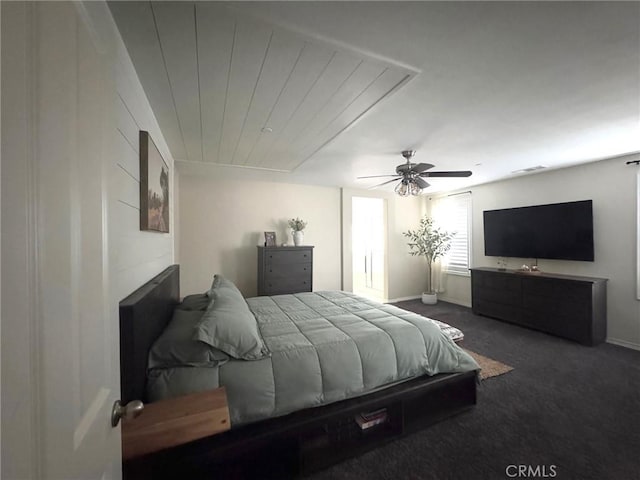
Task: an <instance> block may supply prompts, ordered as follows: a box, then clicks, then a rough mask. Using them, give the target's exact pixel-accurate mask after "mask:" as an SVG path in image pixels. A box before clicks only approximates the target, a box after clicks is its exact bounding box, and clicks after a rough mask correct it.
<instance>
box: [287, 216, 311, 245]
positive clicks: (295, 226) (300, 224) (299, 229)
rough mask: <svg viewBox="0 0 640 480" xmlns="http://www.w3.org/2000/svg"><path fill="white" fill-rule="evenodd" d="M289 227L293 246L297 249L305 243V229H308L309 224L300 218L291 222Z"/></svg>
mask: <svg viewBox="0 0 640 480" xmlns="http://www.w3.org/2000/svg"><path fill="white" fill-rule="evenodd" d="M289 227H290V228H291V234H292V235H293V244H294V245H295V246H296V247H300V246H302V242H303V241H304V233H303V232H304V229H305V228H307V222H305V221H304V220H300V219H299V218H298V217H296V218H292V219H291V220H289Z"/></svg>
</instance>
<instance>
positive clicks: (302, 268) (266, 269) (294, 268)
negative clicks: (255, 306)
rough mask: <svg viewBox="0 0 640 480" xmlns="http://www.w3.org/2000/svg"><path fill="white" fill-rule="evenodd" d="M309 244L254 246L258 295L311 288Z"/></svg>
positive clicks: (310, 247)
mask: <svg viewBox="0 0 640 480" xmlns="http://www.w3.org/2000/svg"><path fill="white" fill-rule="evenodd" d="M312 289H313V247H312V246H304V247H258V295H283V294H287V293H299V292H311V291H312Z"/></svg>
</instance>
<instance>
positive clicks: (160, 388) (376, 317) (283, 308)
mask: <svg viewBox="0 0 640 480" xmlns="http://www.w3.org/2000/svg"><path fill="white" fill-rule="evenodd" d="M247 303H248V305H249V307H250V309H251V311H252V312H253V313H254V315H255V317H256V320H257V322H258V325H259V327H260V332H261V334H262V336H263V338H264V341H265V343H266V345H267V347H268V348H269V350H270V351H271V356H270V357H268V358H263V359H261V360H255V361H246V360H231V361H229V362H228V363H226V364H224V365H222V366H220V367H212V368H206V367H183V368H171V369H165V370H158V371H154V372H152V373H153V375H150V378H149V383H148V394H149V396H150V397H151V398H150V399H151V400H152V401H153V400H157V399H160V398H167V397H170V396H175V395H180V394H184V393H188V392H192V391H199V390H205V389H208V388H215V387H217V386H225V387H226V389H227V396H228V401H229V410H230V414H231V421H232V425H234V426H238V425H241V424H245V423H249V422H253V421H257V420H261V419H265V418H269V417H275V416H279V415H285V414H287V413H290V412H292V411H295V410H299V409H302V408H308V407H315V406H318V405H322V404H326V403H330V402H335V401H338V400H343V399H346V398H350V397H355V396H358V395H362V394H364V393H367V392H370V391H372V390H376V389H379V388H380V387H382V386H384V385H387V384H391V383H394V382H398V381H401V380H404V379H407V378H410V377H415V376H418V375H424V374H428V375H435V374H437V373H445V372H446V373H450V372H465V371H470V370H477V369H479V366H478V365H477V363H476V362H475V361H474V360H473V359H472V358H471V357H470V356H469V355H468V354H467V353H466V352H465V351H464V350H462V349H461V348H459V347H458V346H457V345H456V344H455V343H454V342H453V341H452V340H451V339H450V338H449V337H448V336H447V335H446V334H444V333H443V332H442V331H441V329H440V328H439V327H438V326H437V325H436V323H435V322H433V321H432V320H429V319H427V318H425V317H422V316H420V315H417V314H415V313H411V312H407V311H405V310H402V309H400V308H397V307H394V306H392V305H382V304H379V303H376V302H372V301H369V300H366V299H364V298H362V297H359V296H357V295H354V294H351V293H347V292H334V291H331V292H315V293H299V294H295V295H278V296H274V297H256V298H249V299H247Z"/></svg>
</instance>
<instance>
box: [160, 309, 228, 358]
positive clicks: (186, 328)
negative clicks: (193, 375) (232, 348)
mask: <svg viewBox="0 0 640 480" xmlns="http://www.w3.org/2000/svg"><path fill="white" fill-rule="evenodd" d="M201 318H202V311H197V310H181V309H176V310H174V312H173V318H172V319H171V321H170V322H169V323H168V325H167V326H166V328H165V329H164V331H163V332H162V334H161V335H160V336H159V337H158V339H157V340H156V341H155V343H154V344H153V346H152V347H151V350H150V351H149V369H152V368H169V367H179V366H191V367H217V366H220V365H223V364H224V363H226V362H227V361H228V360H229V357H228V356H227V355H226V354H225V353H223V352H221V351H220V350H218V349H216V348H214V347H212V346H211V345H209V344H207V343H203V342H199V341H197V340H195V339H194V338H193V332H194V329H195V328H196V326H197V325H198V324H199V323H200V319H201Z"/></svg>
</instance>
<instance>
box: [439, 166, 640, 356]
mask: <svg viewBox="0 0 640 480" xmlns="http://www.w3.org/2000/svg"><path fill="white" fill-rule="evenodd" d="M638 158H640V156H638V155H635V156H629V157H623V158H616V159H610V160H604V161H600V162H595V163H588V164H584V165H580V166H575V167H571V168H564V169H560V170H552V171H549V172H543V173H538V174H535V175H526V176H522V177H518V178H514V179H510V180H505V181H501V182H495V183H490V184H486V185H480V186H478V187H474V188H472V192H473V193H472V203H473V245H472V266H474V267H481V266H488V267H496V266H497V264H496V260H497V259H496V258H494V257H485V255H484V235H483V223H482V212H483V211H484V210H492V209H500V208H509V207H520V206H526V205H535V204H545V203H557V202H568V201H574V200H589V199H591V200H593V222H594V243H595V261H594V262H576V261H563V260H544V259H542V260H539V261H538V265H539V267H540V269H541V270H542V271H543V272H553V273H566V274H571V275H584V276H592V277H604V278H608V279H609V282H608V284H607V318H608V325H607V337H608V341H609V342H612V343H617V344H621V345H626V346H630V347H635V348H640V302H639V301H638V300H637V299H636V255H637V242H638V239H637V235H636V192H637V185H636V173H637V169H638V168H637V167H635V166H627V165H625V162H626V161H628V160H630V159H638ZM531 260H532V259H529V258H527V259H517V258H511V259H509V262H508V265H507V268H511V269H514V268H518V267H519V266H520V265H522V264H523V263H527V264H530V263H531ZM446 288H447V292H446V293H445V294H444V295H442V296H441V298H442V299H443V300H449V301H454V302H455V303H461V304H464V305H470V303H471V282H470V279H469V278H467V277H455V276H453V275H449V276H448V278H447V285H446Z"/></svg>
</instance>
